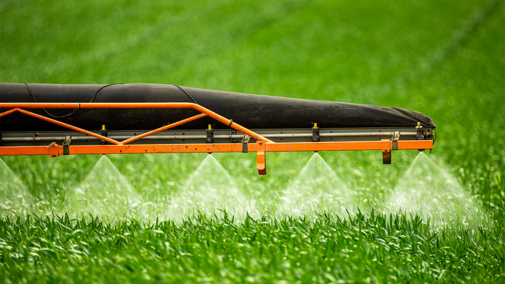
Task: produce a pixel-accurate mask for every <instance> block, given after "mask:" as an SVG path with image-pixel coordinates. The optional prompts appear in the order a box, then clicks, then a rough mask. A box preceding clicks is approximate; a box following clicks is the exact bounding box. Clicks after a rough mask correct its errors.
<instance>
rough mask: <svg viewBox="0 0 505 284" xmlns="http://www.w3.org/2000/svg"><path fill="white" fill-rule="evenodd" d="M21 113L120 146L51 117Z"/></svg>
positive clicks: (114, 141) (111, 140) (24, 111)
mask: <svg viewBox="0 0 505 284" xmlns="http://www.w3.org/2000/svg"><path fill="white" fill-rule="evenodd" d="M18 111H19V112H21V113H24V114H26V115H29V116H33V117H35V118H38V119H41V120H44V121H47V122H51V123H54V124H56V125H59V126H62V127H66V128H68V129H72V130H75V131H78V132H81V133H84V134H87V135H90V136H94V137H96V138H99V139H102V140H105V141H107V142H109V143H112V144H116V145H119V142H117V141H116V140H114V139H110V138H107V137H105V136H102V135H99V134H96V133H93V132H91V131H87V130H84V129H82V128H79V127H75V126H72V125H70V124H66V123H63V122H60V121H57V120H54V119H52V118H49V117H45V116H42V115H39V114H36V113H33V112H30V111H27V110H24V109H18Z"/></svg>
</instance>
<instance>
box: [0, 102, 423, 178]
mask: <svg viewBox="0 0 505 284" xmlns="http://www.w3.org/2000/svg"><path fill="white" fill-rule="evenodd" d="M41 108H46V109H54V108H81V109H90V108H109V109H110V108H125V109H133V108H192V109H195V110H197V111H199V112H201V113H200V114H199V115H195V116H193V117H190V118H187V119H184V120H181V121H178V122H175V123H172V124H169V125H166V126H163V127H160V128H158V129H155V130H152V131H149V132H146V133H143V134H140V135H138V136H134V137H132V138H129V139H126V140H124V141H122V142H119V141H116V140H114V139H111V138H108V137H105V136H102V135H99V134H96V133H94V132H91V131H87V130H85V129H82V128H79V127H75V126H72V125H69V124H66V123H63V122H60V121H57V120H54V119H51V118H48V117H45V116H42V115H39V114H36V113H33V112H30V111H27V110H24V109H41ZM0 109H10V110H8V111H6V112H3V113H0V117H3V116H6V115H9V114H12V113H14V112H21V113H23V114H26V115H29V116H32V117H35V118H38V119H41V120H44V121H47V122H51V123H54V124H56V125H59V126H62V127H65V128H68V129H71V130H74V131H78V132H81V133H84V134H87V135H90V136H94V137H96V138H99V139H102V140H105V141H107V142H109V143H111V144H114V145H92V146H77V145H76V146H68V150H69V151H68V153H69V154H73V155H79V154H146V153H214V152H242V151H243V149H242V144H241V143H216V144H158V145H138V144H136V145H127V144H128V143H131V142H133V141H136V140H139V139H141V138H144V137H146V136H149V135H152V134H155V133H158V132H160V131H164V130H167V129H170V128H174V127H176V126H180V125H182V124H185V123H187V122H190V121H194V120H197V119H199V118H202V117H205V116H209V117H212V118H213V119H215V120H217V121H219V122H222V123H224V124H225V125H228V126H229V127H231V128H233V129H235V130H237V131H240V132H242V133H244V134H246V135H248V136H250V137H251V138H254V139H255V140H256V143H250V144H248V150H249V152H256V155H257V163H256V168H257V170H258V173H259V174H266V152H300V151H355V150H381V151H382V153H383V159H384V160H385V161H386V160H388V159H389V161H390V159H391V150H392V149H393V145H392V143H393V142H392V141H391V140H388V139H387V140H381V141H356V142H306V143H305V142H296V143H274V142H273V141H271V140H269V139H267V138H265V137H263V136H261V135H259V134H257V133H255V132H253V131H251V130H249V129H247V128H245V127H243V126H241V125H239V124H237V123H235V122H233V121H231V120H229V119H227V118H224V117H222V116H221V115H219V114H217V113H215V112H212V111H210V110H208V109H206V108H204V107H202V106H200V105H197V104H193V103H0ZM432 148H433V141H431V140H419V141H398V150H425V149H432ZM63 153H64V147H63V146H61V145H58V144H56V142H53V143H51V144H50V145H49V146H13V147H10V146H9V147H0V156H8V155H50V156H51V157H58V156H59V155H63Z"/></svg>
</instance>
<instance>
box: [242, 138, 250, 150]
mask: <svg viewBox="0 0 505 284" xmlns="http://www.w3.org/2000/svg"><path fill="white" fill-rule="evenodd" d="M249 140H251V137H249V135H244V137H243V138H242V153H249Z"/></svg>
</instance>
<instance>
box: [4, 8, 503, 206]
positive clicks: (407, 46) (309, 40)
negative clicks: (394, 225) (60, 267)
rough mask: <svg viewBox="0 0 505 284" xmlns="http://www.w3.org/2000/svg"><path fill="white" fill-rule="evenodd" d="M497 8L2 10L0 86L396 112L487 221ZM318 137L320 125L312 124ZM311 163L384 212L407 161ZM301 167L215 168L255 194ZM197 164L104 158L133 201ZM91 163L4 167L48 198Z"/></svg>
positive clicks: (499, 58)
mask: <svg viewBox="0 0 505 284" xmlns="http://www.w3.org/2000/svg"><path fill="white" fill-rule="evenodd" d="M504 25H505V8H504V5H503V1H400V2H391V1H374V2H371V1H355V2H353V3H350V2H346V1H203V0H198V1H149V2H142V3H139V2H136V1H63V2H62V1H2V2H1V3H0V62H1V63H0V81H1V82H29V83H69V84H70V83H72V84H78V83H79V84H86V83H103V84H104V83H136V82H145V83H162V84H177V85H182V86H190V87H197V88H207V89H216V90H225V91H234V92H244V93H253V94H264V95H275V96H285V97H294V98H309V99H318V100H332V101H342V102H352V103H362V104H375V105H381V106H394V107H400V108H407V109H412V110H416V111H420V112H423V113H424V114H426V115H428V116H430V117H431V118H432V119H433V120H434V122H435V123H436V124H437V126H438V128H437V130H438V132H437V133H438V140H437V142H436V145H435V150H434V151H433V154H432V155H431V157H432V158H433V159H435V160H437V161H438V162H439V163H445V164H446V165H447V166H448V167H449V169H450V171H451V172H452V173H453V174H455V175H456V176H457V178H458V179H459V180H460V182H461V183H462V184H463V185H464V187H465V188H467V189H468V190H469V191H471V192H472V193H473V194H476V195H479V196H480V200H482V201H484V202H485V203H486V206H487V207H488V208H494V209H496V210H502V209H503V208H504V200H505V196H504V195H505V194H504V191H503V187H504V186H503V185H504V182H503V179H502V173H503V170H504V167H505V164H504V159H505V158H504V157H505V149H504V143H505V138H504V137H505V136H504V135H503V134H502V132H503V129H504V128H505V120H504V116H503V113H504V110H505V106H504V104H503V102H504V98H505V84H504V79H505V70H504V66H505V54H504V50H505V34H504V32H503V27H504ZM321 127H324V124H321ZM394 154H395V155H394V157H393V165H392V166H387V167H384V166H382V165H381V160H380V153H352V152H350V153H342V152H340V153H322V155H323V157H324V158H325V159H326V160H327V161H328V162H329V163H330V165H331V166H332V167H333V168H334V169H335V171H336V172H337V173H339V175H341V177H343V179H344V180H345V182H347V183H348V185H350V186H351V187H353V188H354V189H355V190H356V192H358V193H359V194H360V195H361V194H362V195H364V196H369V198H370V196H371V197H374V196H375V197H378V198H379V199H382V198H383V196H384V194H387V191H388V189H390V188H391V187H392V186H393V185H394V184H395V183H396V180H397V179H398V176H401V175H402V174H403V173H404V172H405V170H406V168H407V167H408V165H409V164H410V163H411V161H412V160H413V158H414V157H415V155H416V154H417V153H415V152H414V151H410V152H408V153H394ZM310 155H311V154H310V153H289V154H282V153H280V154H269V157H268V163H269V164H268V166H269V175H268V176H267V177H258V176H257V175H256V173H255V171H254V156H253V155H249V156H247V155H218V154H216V155H215V156H216V157H217V159H218V160H219V161H220V162H221V163H223V166H224V167H225V168H226V169H227V170H229V171H232V172H234V174H233V175H234V176H235V178H236V179H237V180H238V183H239V184H240V185H241V186H242V187H243V188H244V189H245V190H248V191H250V192H252V193H253V194H257V195H261V194H262V193H263V192H264V191H270V190H272V189H282V188H283V187H285V186H286V183H287V182H288V180H289V179H290V178H292V177H293V175H294V174H296V173H297V172H298V171H299V170H300V169H301V168H302V167H303V165H304V164H305V161H307V160H308V159H309V158H310ZM204 157H205V155H155V156H154V157H153V156H150V155H134V156H113V157H110V158H111V159H112V161H113V162H114V163H115V164H116V166H118V168H119V170H120V171H121V172H122V173H123V174H125V175H126V176H127V177H128V179H129V180H130V181H131V182H132V184H133V185H134V187H135V188H136V189H137V190H140V191H145V192H146V194H150V195H152V198H158V197H159V196H160V195H163V194H166V193H167V192H168V191H172V190H177V189H178V188H179V187H180V185H181V183H182V182H183V181H184V180H185V179H186V178H187V176H188V175H189V174H190V173H191V172H192V171H193V170H194V169H196V167H197V166H198V164H199V163H200V162H201V161H202V160H203V158H204ZM98 158H99V157H97V156H89V157H60V158H58V159H49V158H48V157H4V158H3V159H4V160H5V162H6V163H7V164H8V165H9V166H10V167H11V168H12V169H13V170H14V171H15V172H16V173H19V174H20V175H21V178H22V179H23V181H24V182H25V183H26V184H27V186H28V187H29V189H30V190H31V192H32V193H33V194H35V195H36V196H39V197H44V196H47V197H50V198H56V196H53V195H54V194H56V195H59V196H61V194H60V193H61V192H65V191H66V190H68V189H69V188H71V187H73V186H75V185H76V184H77V183H78V182H79V181H80V180H82V178H83V177H84V176H85V175H86V173H88V172H89V171H90V170H91V168H92V167H93V165H94V163H95V162H96V161H97V160H98Z"/></svg>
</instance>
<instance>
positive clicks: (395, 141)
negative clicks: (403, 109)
mask: <svg viewBox="0 0 505 284" xmlns="http://www.w3.org/2000/svg"><path fill="white" fill-rule="evenodd" d="M398 140H400V132H399V131H395V133H394V134H393V137H391V141H393V150H398Z"/></svg>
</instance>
